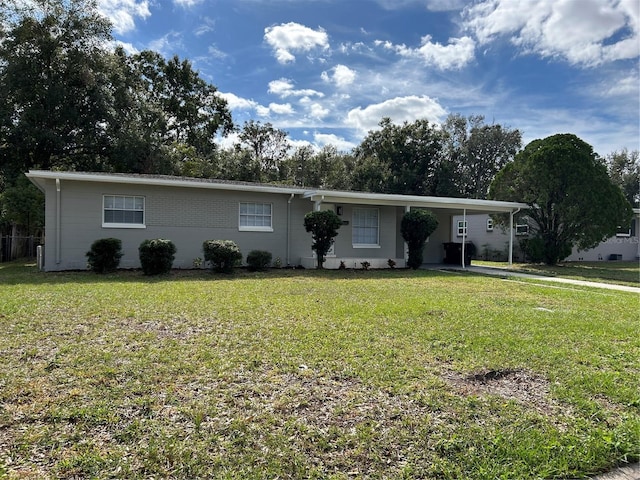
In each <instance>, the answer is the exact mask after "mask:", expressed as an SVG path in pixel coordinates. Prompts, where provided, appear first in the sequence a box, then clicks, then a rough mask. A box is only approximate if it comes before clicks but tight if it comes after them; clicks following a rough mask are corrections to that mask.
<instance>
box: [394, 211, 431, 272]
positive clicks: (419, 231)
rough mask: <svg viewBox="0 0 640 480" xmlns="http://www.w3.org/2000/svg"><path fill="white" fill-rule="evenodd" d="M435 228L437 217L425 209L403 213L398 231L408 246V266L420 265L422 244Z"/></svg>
mask: <svg viewBox="0 0 640 480" xmlns="http://www.w3.org/2000/svg"><path fill="white" fill-rule="evenodd" d="M436 228H438V219H437V218H436V216H435V215H434V214H433V213H431V212H429V211H427V210H411V211H409V212H407V213H405V214H404V215H403V217H402V221H401V223H400V233H401V234H402V238H404V241H405V242H407V247H408V248H409V258H408V259H407V266H408V267H410V268H413V269H414V270H415V269H417V268H419V267H420V265H422V258H423V257H422V252H423V250H424V245H425V243H426V241H427V238H429V236H430V235H431V234H432V233H433V232H434V231H435V230H436Z"/></svg>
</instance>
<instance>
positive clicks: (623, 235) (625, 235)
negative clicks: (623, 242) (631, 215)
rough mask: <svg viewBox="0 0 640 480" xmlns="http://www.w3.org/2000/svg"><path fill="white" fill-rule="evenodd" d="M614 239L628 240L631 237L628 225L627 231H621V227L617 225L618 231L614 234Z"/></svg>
mask: <svg viewBox="0 0 640 480" xmlns="http://www.w3.org/2000/svg"><path fill="white" fill-rule="evenodd" d="M616 237H618V238H629V237H631V225H629V230H627V231H624V230H622V226H621V225H618V231H617V232H616Z"/></svg>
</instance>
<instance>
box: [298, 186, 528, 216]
mask: <svg viewBox="0 0 640 480" xmlns="http://www.w3.org/2000/svg"><path fill="white" fill-rule="evenodd" d="M302 196H303V198H309V199H310V200H311V201H313V202H321V203H342V204H365V205H383V206H398V207H415V208H431V209H445V210H459V211H463V210H467V211H474V212H477V213H486V212H490V213H496V212H513V211H515V210H517V209H525V208H529V205H527V204H526V203H519V202H504V201H499V200H477V199H469V198H452V197H429V196H419V195H398V194H385V193H365V192H335V191H329V190H313V191H307V192H305V193H304V194H303V195H302Z"/></svg>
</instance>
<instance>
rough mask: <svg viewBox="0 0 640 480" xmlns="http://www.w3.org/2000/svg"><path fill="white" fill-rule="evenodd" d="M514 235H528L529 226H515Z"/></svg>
mask: <svg viewBox="0 0 640 480" xmlns="http://www.w3.org/2000/svg"><path fill="white" fill-rule="evenodd" d="M516 235H529V224H528V223H519V224H517V225H516Z"/></svg>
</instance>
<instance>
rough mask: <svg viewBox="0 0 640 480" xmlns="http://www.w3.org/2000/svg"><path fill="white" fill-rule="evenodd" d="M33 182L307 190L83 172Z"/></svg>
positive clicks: (33, 174)
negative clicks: (69, 181)
mask: <svg viewBox="0 0 640 480" xmlns="http://www.w3.org/2000/svg"><path fill="white" fill-rule="evenodd" d="M25 175H26V176H27V177H28V178H30V179H32V180H36V181H37V180H38V179H61V180H76V181H82V182H100V183H118V184H133V185H155V186H166V187H187V188H206V189H212V190H235V191H242V192H263V193H285V194H290V193H296V194H300V195H301V194H303V193H304V192H305V191H306V190H304V189H302V188H296V187H278V186H272V185H259V184H252V183H234V182H220V181H218V182H216V181H211V180H207V179H197V178H189V179H187V178H185V177H170V176H154V175H134V174H112V173H82V172H50V171H48V170H31V171H29V173H26V174H25Z"/></svg>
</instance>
